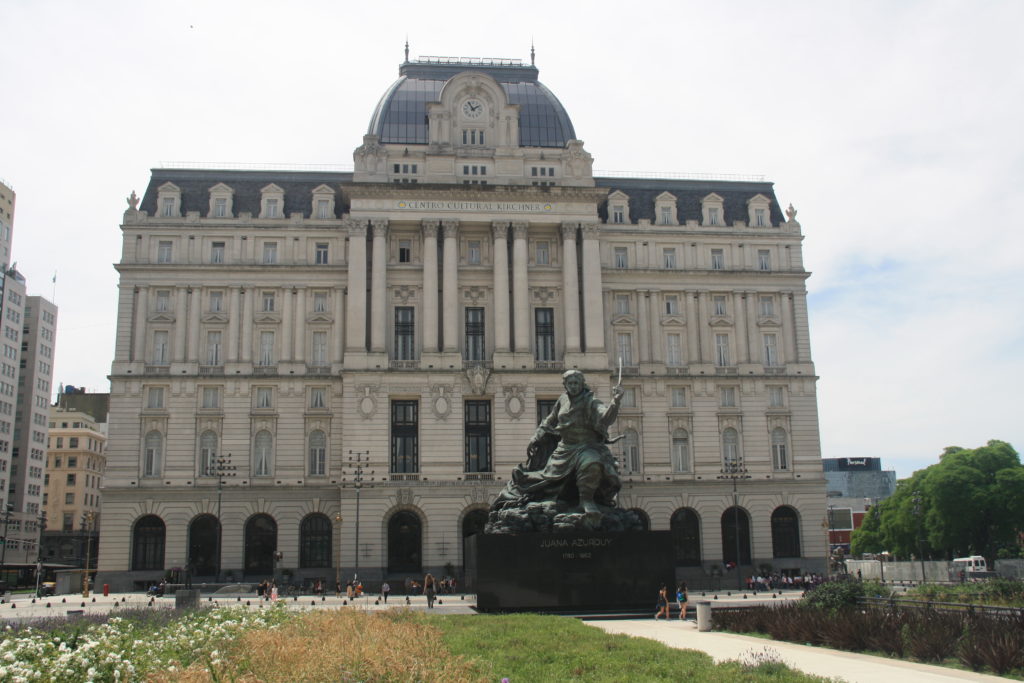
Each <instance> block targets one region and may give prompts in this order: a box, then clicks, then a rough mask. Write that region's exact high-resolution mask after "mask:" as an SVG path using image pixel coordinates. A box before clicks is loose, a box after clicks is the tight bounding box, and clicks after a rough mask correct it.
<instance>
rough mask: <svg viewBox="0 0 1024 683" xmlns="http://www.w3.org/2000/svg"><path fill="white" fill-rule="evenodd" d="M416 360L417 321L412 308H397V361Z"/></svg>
mask: <svg viewBox="0 0 1024 683" xmlns="http://www.w3.org/2000/svg"><path fill="white" fill-rule="evenodd" d="M415 359H416V321H415V311H414V309H413V307H412V306H396V307H395V360H415Z"/></svg>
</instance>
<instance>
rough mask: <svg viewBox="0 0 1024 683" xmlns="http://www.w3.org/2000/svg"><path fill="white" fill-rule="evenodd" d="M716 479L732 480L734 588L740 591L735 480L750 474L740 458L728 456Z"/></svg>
mask: <svg viewBox="0 0 1024 683" xmlns="http://www.w3.org/2000/svg"><path fill="white" fill-rule="evenodd" d="M718 479H726V480H729V481H732V511H733V521H734V524H735V532H736V590H740V591H742V590H743V574H742V572H740V562H741V560H742V557H741V552H740V503H739V494H738V492H737V488H736V482H738V481H739V480H740V479H750V474H749V473H748V472H747V468H746V467H745V466H744V465H743V461H742V460H741V459H740V458H738V457H737V458H729V459H727V460H726V461H725V465H724V466H723V467H722V470H721V474H719V475H718Z"/></svg>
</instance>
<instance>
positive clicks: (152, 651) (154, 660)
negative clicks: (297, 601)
mask: <svg viewBox="0 0 1024 683" xmlns="http://www.w3.org/2000/svg"><path fill="white" fill-rule="evenodd" d="M292 616H293V615H290V614H289V613H288V612H287V611H286V610H285V609H283V608H274V609H269V610H259V611H247V610H244V609H217V610H209V611H197V612H190V613H188V614H186V615H185V616H183V617H182V618H181V619H178V620H176V621H174V622H172V623H168V624H156V625H154V623H152V621H149V620H145V619H132V618H125V617H112V618H110V619H109V620H108V621H107V622H106V623H103V624H91V623H88V622H82V623H80V624H78V625H76V626H74V627H66V628H56V629H53V630H47V629H45V628H44V629H38V628H32V627H29V628H24V629H18V630H14V629H11V628H8V630H7V632H5V633H4V634H3V636H2V639H0V683H7V682H8V681H10V682H11V683H21V682H23V681H24V682H27V681H44V682H51V681H52V682H54V683H58V682H63V681H67V682H68V683H71V682H75V683H78V682H79V681H117V682H118V683H120V682H127V681H138V680H143V679H144V678H145V676H146V672H148V671H154V670H165V671H166V670H171V671H173V670H175V669H181V668H185V667H188V666H190V665H191V664H192V663H193V662H196V661H209V662H211V663H212V664H216V663H217V662H216V661H215V660H216V652H217V650H218V649H219V648H222V646H223V645H224V644H226V643H228V642H229V641H230V640H232V639H233V638H235V637H237V636H238V635H239V634H241V633H243V632H245V631H248V630H252V629H266V628H274V627H276V626H278V625H280V624H281V623H284V622H285V621H287V620H288V619H289V618H291V617H292ZM211 652H212V653H213V654H212V655H211ZM211 658H212V659H211Z"/></svg>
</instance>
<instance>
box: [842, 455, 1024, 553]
mask: <svg viewBox="0 0 1024 683" xmlns="http://www.w3.org/2000/svg"><path fill="white" fill-rule="evenodd" d="M1022 530H1024V466H1021V462H1020V457H1019V455H1018V454H1017V452H1016V451H1015V450H1014V449H1013V447H1012V446H1010V444H1008V443H1005V442H1003V441H989V442H988V444H987V445H985V446H982V447H980V448H975V449H973V450H968V449H964V448H960V447H958V446H951V447H949V448H946V449H945V450H944V451H943V453H942V455H941V456H939V462H938V463H936V464H935V465H931V466H930V467H927V468H925V469H923V470H918V471H917V472H915V473H914V474H913V475H911V476H910V477H909V478H908V479H904V480H901V481H900V482H898V484H897V487H896V492H895V493H894V494H893V495H892V497H890V498H888V499H887V500H885V501H883V502H882V503H881V504H879V505H878V506H876V508H875V509H874V510H872V513H871V514H869V515H868V516H867V518H866V519H865V521H864V524H863V525H862V526H861V528H860V529H858V530H857V531H855V532H854V534H853V538H852V548H853V552H855V553H863V552H880V551H881V550H889V551H890V552H893V553H895V554H896V555H897V556H900V557H908V556H910V555H917V554H919V553H921V552H922V551H923V554H924V556H925V557H943V558H946V559H951V558H953V557H960V556H964V555H984V556H985V557H987V558H989V559H994V558H995V557H997V556H999V557H1017V556H1019V555H1020V550H1021V549H1020V544H1019V543H1018V535H1019V533H1020V532H1021V531H1022Z"/></svg>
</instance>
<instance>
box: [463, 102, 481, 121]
mask: <svg viewBox="0 0 1024 683" xmlns="http://www.w3.org/2000/svg"><path fill="white" fill-rule="evenodd" d="M483 113H484V103H483V102H481V101H480V100H476V99H469V100H466V101H465V102H463V103H462V115H463V116H465V117H466V118H467V119H478V118H480V116H481V115H482V114H483Z"/></svg>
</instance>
